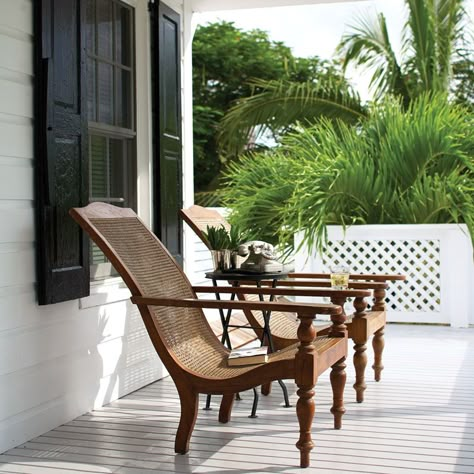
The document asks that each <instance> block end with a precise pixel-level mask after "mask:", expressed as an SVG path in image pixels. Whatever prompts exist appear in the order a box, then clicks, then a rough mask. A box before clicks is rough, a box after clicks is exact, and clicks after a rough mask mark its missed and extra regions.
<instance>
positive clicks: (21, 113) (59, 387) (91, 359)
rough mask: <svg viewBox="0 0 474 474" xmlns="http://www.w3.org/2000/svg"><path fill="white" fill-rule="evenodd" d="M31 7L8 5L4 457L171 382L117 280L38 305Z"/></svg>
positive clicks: (0, 57)
mask: <svg viewBox="0 0 474 474" xmlns="http://www.w3.org/2000/svg"><path fill="white" fill-rule="evenodd" d="M132 4H133V5H135V6H136V7H137V8H138V7H140V8H141V12H142V18H143V17H145V18H146V15H147V13H146V6H147V1H146V0H137V1H134V2H132ZM32 6H33V0H15V1H10V0H0V452H3V451H5V450H6V449H9V448H11V447H13V446H16V445H18V444H19V443H22V442H24V441H26V440H28V439H31V438H32V437H34V436H38V435H40V434H41V433H44V432H45V431H48V430H50V429H52V428H54V427H56V426H59V425H61V424H63V423H65V422H67V421H69V420H71V419H73V418H74V417H76V416H79V415H81V414H82V413H85V412H87V411H88V410H91V409H92V408H94V407H100V406H102V405H103V404H104V403H108V402H110V401H112V400H115V399H116V398H118V397H120V396H123V395H125V394H127V393H129V392H132V391H134V390H136V389H138V388H140V387H142V386H144V385H146V384H149V383H151V382H152V381H155V380H157V379H158V378H160V377H162V376H163V375H165V374H166V372H165V371H164V369H163V366H162V364H161V363H160V361H159V359H158V357H157V356H156V353H155V351H154V349H153V347H152V345H151V343H150V342H149V338H148V335H147V334H146V331H145V328H144V326H143V323H142V321H141V318H140V315H139V314H138V312H137V310H136V308H135V307H133V306H132V305H131V303H130V302H129V296H130V294H129V292H128V290H127V289H126V288H124V285H123V283H121V282H120V281H119V280H118V279H117V280H115V281H109V282H108V283H107V284H103V285H93V287H92V288H91V296H90V297H88V298H84V299H82V300H80V301H77V300H76V301H69V302H66V303H60V304H56V305H50V306H42V307H40V306H38V305H37V302H36V279H35V226H34V207H35V205H34V185H33V181H34V148H33V124H34V120H33V81H34V76H33V26H32V24H33V17H32V15H33V13H32V10H33V9H32ZM137 29H138V28H137ZM145 89H146V87H145Z"/></svg>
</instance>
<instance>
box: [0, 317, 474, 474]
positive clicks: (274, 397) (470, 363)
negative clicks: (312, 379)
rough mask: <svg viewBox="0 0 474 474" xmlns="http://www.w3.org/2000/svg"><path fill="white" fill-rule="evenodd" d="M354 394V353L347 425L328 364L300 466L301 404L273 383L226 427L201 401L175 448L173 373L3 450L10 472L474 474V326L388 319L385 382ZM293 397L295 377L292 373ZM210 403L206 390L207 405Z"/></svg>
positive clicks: (0, 459) (1, 463) (242, 404)
mask: <svg viewBox="0 0 474 474" xmlns="http://www.w3.org/2000/svg"><path fill="white" fill-rule="evenodd" d="M368 354H369V366H368V369H367V375H368V377H367V379H368V380H367V390H366V392H365V398H366V400H365V402H364V403H362V404H358V403H356V402H355V401H354V391H353V389H352V384H353V380H354V371H353V368H352V364H351V363H348V368H347V373H348V379H347V381H348V383H347V386H346V392H345V397H346V409H347V412H346V415H345V416H344V419H343V429H342V430H340V431H334V430H333V429H332V415H331V414H330V413H329V408H330V406H331V388H330V384H329V377H328V374H324V375H323V376H321V377H320V380H319V381H318V384H317V386H316V417H315V419H314V423H313V439H314V442H315V448H314V450H313V451H312V455H311V460H312V466H311V468H309V469H306V470H304V471H301V470H300V469H299V468H298V467H297V466H298V460H299V455H298V451H297V450H296V448H295V446H294V444H295V442H296V440H297V437H298V435H297V433H298V423H297V420H296V416H295V408H294V406H293V407H292V408H284V407H283V406H282V397H281V392H280V390H279V387H278V385H277V384H274V387H273V392H272V394H271V395H270V396H269V397H262V396H261V397H260V404H259V410H258V415H259V417H258V418H257V419H250V418H248V414H249V413H250V407H251V403H252V394H251V392H246V393H244V394H242V398H243V399H242V400H241V401H239V402H236V403H235V406H234V410H233V417H232V420H231V422H230V423H228V424H227V425H221V424H219V423H218V422H217V413H218V402H219V397H214V401H213V407H214V410H212V411H208V412H206V411H200V413H199V416H198V421H197V424H196V428H195V430H194V433H193V437H192V439H191V450H190V452H189V453H188V454H187V455H185V456H179V455H175V454H174V452H173V445H174V434H175V431H176V428H177V425H178V421H179V400H178V397H177V393H176V390H175V388H174V385H173V382H172V380H171V379H169V378H167V379H164V380H161V381H158V382H155V383H154V384H152V385H149V386H147V387H144V388H143V389H141V390H138V391H137V392H134V393H132V394H130V395H128V396H127V397H124V398H122V399H121V400H117V401H116V402H114V403H112V404H110V405H108V406H106V407H104V408H102V409H100V410H96V411H94V412H93V413H88V414H85V415H83V416H80V417H79V418H77V419H76V420H73V421H71V422H70V423H67V424H66V425H63V426H60V427H58V428H56V429H55V430H53V431H50V432H49V433H45V434H44V435H42V436H40V437H38V438H36V439H33V440H31V441H29V442H28V443H25V444H23V445H21V446H18V447H17V448H15V449H11V450H10V451H8V452H6V453H4V454H3V455H0V473H2V474H20V473H21V474H65V473H70V474H79V473H83V474H87V473H88V474H91V473H100V474H107V473H110V474H111V473H114V474H147V473H160V474H166V473H183V474H184V473H186V474H190V473H208V474H221V473H222V474H227V473H239V474H245V473H297V472H300V473H301V472H305V473H311V474H312V473H315V474H316V473H318V474H321V473H328V474H341V473H359V474H360V473H363V474H372V473H374V474H375V473H379V474H399V473H400V474H402V473H405V474H407V473H416V474H428V473H430V474H437V473H466V474H474V329H452V328H448V327H432V326H405V325H390V326H388V328H387V331H386V347H385V354H384V365H385V370H384V371H383V373H382V381H381V382H380V383H376V382H374V381H373V380H372V371H371V369H370V364H371V358H372V353H371V348H370V346H369V349H368ZM288 387H289V391H290V393H291V402H292V404H293V405H294V404H295V403H296V395H295V386H294V384H293V383H292V382H288ZM203 404H204V397H202V400H201V405H203Z"/></svg>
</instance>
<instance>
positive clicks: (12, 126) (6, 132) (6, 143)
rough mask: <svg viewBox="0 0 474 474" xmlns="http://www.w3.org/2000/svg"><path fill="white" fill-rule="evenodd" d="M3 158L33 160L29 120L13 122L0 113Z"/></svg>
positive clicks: (0, 153) (31, 130)
mask: <svg viewBox="0 0 474 474" xmlns="http://www.w3.org/2000/svg"><path fill="white" fill-rule="evenodd" d="M0 64H1V63H0ZM16 119H17V118H16ZM12 122H13V123H12ZM5 156H7V157H18V158H33V124H32V122H31V120H30V119H27V118H25V119H24V120H16V122H14V121H12V117H11V116H10V115H7V114H2V113H0V157H5ZM29 191H30V190H29ZM30 192H31V191H30Z"/></svg>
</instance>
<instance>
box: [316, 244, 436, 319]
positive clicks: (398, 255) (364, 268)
mask: <svg viewBox="0 0 474 474" xmlns="http://www.w3.org/2000/svg"><path fill="white" fill-rule="evenodd" d="M322 263H323V267H324V270H325V271H329V268H330V266H331V265H338V264H339V265H340V264H344V265H349V266H350V269H351V272H353V273H392V274H393V273H401V274H404V275H406V276H407V282H392V283H390V288H389V290H388V292H387V304H388V307H389V309H390V310H392V311H404V312H439V311H440V300H441V283H440V241H439V240H337V241H329V242H328V245H327V247H326V248H325V250H324V252H323V258H322Z"/></svg>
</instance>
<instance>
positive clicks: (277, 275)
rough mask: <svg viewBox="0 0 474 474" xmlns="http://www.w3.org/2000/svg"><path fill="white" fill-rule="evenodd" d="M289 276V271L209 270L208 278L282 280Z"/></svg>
mask: <svg viewBox="0 0 474 474" xmlns="http://www.w3.org/2000/svg"><path fill="white" fill-rule="evenodd" d="M287 276H288V272H273V273H272V272H270V273H250V272H246V273H241V272H238V271H237V270H236V271H230V272H222V271H218V272H208V273H206V278H209V279H211V280H228V281H229V280H230V281H236V280H239V281H261V280H281V279H283V278H286V277H287Z"/></svg>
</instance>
